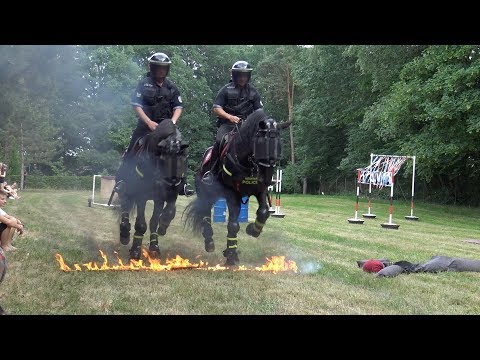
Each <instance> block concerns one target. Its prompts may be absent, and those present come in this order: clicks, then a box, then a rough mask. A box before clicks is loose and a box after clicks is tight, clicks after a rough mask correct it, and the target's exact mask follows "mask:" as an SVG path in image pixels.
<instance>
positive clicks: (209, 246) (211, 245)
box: [205, 240, 215, 252]
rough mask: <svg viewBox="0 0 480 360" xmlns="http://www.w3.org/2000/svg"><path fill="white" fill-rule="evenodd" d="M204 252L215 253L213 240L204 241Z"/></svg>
mask: <svg viewBox="0 0 480 360" xmlns="http://www.w3.org/2000/svg"><path fill="white" fill-rule="evenodd" d="M205 251H206V252H214V251H215V243H214V242H213V240H210V241H205Z"/></svg>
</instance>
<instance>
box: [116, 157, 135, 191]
mask: <svg viewBox="0 0 480 360" xmlns="http://www.w3.org/2000/svg"><path fill="white" fill-rule="evenodd" d="M131 160H132V159H131V156H130V155H129V154H128V153H125V155H124V156H123V159H122V163H121V164H120V167H119V168H118V171H117V174H116V175H115V187H114V190H115V191H116V192H117V193H119V194H120V193H122V192H125V189H126V180H127V177H128V173H129V171H130V170H131V169H130V167H131V165H132V164H131V163H132V161H131Z"/></svg>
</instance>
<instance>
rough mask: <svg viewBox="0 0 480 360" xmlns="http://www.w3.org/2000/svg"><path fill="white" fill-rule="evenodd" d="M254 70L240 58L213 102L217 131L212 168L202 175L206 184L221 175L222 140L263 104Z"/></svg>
mask: <svg viewBox="0 0 480 360" xmlns="http://www.w3.org/2000/svg"><path fill="white" fill-rule="evenodd" d="M252 70H253V68H252V66H251V65H250V64H249V63H248V62H246V61H237V62H236V63H235V64H233V66H232V69H231V74H232V78H231V79H230V82H229V83H228V84H226V85H225V86H223V87H222V88H221V89H220V91H219V92H218V94H217V96H216V98H215V101H214V102H213V112H214V113H215V115H217V127H218V130H217V135H216V138H215V143H214V145H213V149H212V155H211V160H210V163H211V164H212V168H211V169H210V171H208V172H206V173H205V175H204V177H203V180H204V181H205V182H206V183H212V181H213V178H214V177H215V176H216V175H217V174H218V169H219V163H220V161H219V156H220V142H221V140H222V138H223V136H224V135H225V134H226V133H228V132H230V131H231V130H233V129H234V128H235V125H236V124H238V123H239V122H241V121H242V120H245V119H246V117H247V116H248V115H250V114H251V113H252V112H254V111H255V110H258V109H261V108H262V107H263V104H262V101H261V99H260V94H259V93H258V91H257V89H255V87H253V85H251V84H250V78H251V76H252Z"/></svg>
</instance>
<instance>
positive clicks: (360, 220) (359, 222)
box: [347, 219, 365, 224]
mask: <svg viewBox="0 0 480 360" xmlns="http://www.w3.org/2000/svg"><path fill="white" fill-rule="evenodd" d="M347 221H348V222H349V223H350V224H363V222H364V221H365V220H363V219H347Z"/></svg>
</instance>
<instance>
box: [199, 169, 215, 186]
mask: <svg viewBox="0 0 480 360" xmlns="http://www.w3.org/2000/svg"><path fill="white" fill-rule="evenodd" d="M214 178H215V176H214V175H213V173H212V172H211V171H210V170H208V171H207V172H206V173H205V174H203V176H202V182H203V183H204V184H206V185H212V184H213V180H214Z"/></svg>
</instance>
